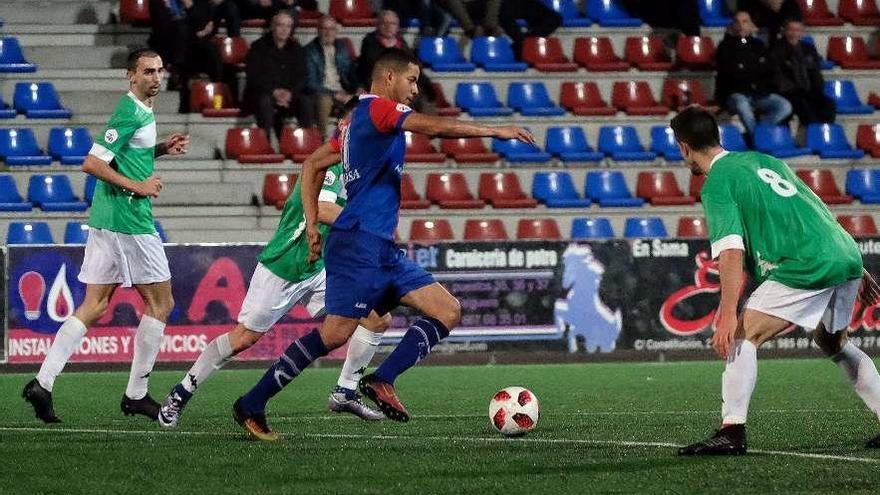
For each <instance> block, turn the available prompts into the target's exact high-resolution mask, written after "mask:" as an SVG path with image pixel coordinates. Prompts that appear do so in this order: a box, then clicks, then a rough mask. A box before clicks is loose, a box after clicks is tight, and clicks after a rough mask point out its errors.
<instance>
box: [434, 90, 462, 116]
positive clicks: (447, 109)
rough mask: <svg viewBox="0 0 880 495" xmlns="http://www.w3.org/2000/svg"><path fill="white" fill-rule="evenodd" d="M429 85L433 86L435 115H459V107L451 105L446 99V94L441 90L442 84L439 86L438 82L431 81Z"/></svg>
mask: <svg viewBox="0 0 880 495" xmlns="http://www.w3.org/2000/svg"><path fill="white" fill-rule="evenodd" d="M431 85H432V86H433V87H434V95H435V96H436V100H435V101H434V105H435V106H436V107H437V115H440V116H443V117H458V116H459V115H461V109H460V108H458V107H454V106H452V104H451V103H449V100H447V99H446V94H445V93H444V92H443V86H441V85H440V83H431Z"/></svg>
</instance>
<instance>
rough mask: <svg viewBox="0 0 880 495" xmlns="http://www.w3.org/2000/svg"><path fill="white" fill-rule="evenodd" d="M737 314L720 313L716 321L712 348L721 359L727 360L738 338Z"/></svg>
mask: <svg viewBox="0 0 880 495" xmlns="http://www.w3.org/2000/svg"><path fill="white" fill-rule="evenodd" d="M736 326H737V318H736V313H732V314H724V313H721V312H720V311H719V314H718V319H716V320H715V334H714V335H713V336H712V348H714V349H715V352H716V353H717V354H718V357H720V358H721V359H727V356H728V355H729V354H730V349H731V348H732V347H733V338H734V337H735V336H736Z"/></svg>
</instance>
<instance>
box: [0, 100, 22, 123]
mask: <svg viewBox="0 0 880 495" xmlns="http://www.w3.org/2000/svg"><path fill="white" fill-rule="evenodd" d="M17 116H18V112H16V111H15V109H14V108H9V105H7V104H6V102H5V101H3V95H0V119H14V118H15V117H17Z"/></svg>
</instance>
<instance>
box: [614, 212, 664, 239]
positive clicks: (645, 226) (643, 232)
mask: <svg viewBox="0 0 880 495" xmlns="http://www.w3.org/2000/svg"><path fill="white" fill-rule="evenodd" d="M623 236H624V237H628V238H631V239H632V238H639V237H641V238H645V237H647V238H658V237H659V238H663V237H669V233H667V232H666V225H664V224H663V219H662V218H660V217H647V218H639V217H630V218H627V219H626V224H625V225H624V227H623Z"/></svg>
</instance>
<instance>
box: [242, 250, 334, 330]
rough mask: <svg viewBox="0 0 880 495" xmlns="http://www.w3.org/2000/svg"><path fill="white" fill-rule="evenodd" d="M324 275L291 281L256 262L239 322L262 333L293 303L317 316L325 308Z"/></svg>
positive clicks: (288, 309)
mask: <svg viewBox="0 0 880 495" xmlns="http://www.w3.org/2000/svg"><path fill="white" fill-rule="evenodd" d="M326 291H327V276H326V274H325V273H324V270H321V271H320V272H319V273H317V274H315V276H313V277H312V278H309V279H306V280H303V281H301V282H290V281H287V280H284V279H283V278H281V277H279V276H278V275H275V274H274V273H272V272H271V271H269V269H268V268H266V267H265V266H263V264H262V263H257V268H256V269H255V270H254V275H253V276H252V277H251V283H250V286H249V287H248V291H247V295H246V296H244V302H242V303H241V312H240V313H238V322H239V323H241V324H242V325H244V326H246V327H247V329H248V330H251V331H254V332H260V333H264V332H266V331H268V330H269V329H270V328H272V325H274V324H275V323H277V322H278V320H280V319H281V318H282V317H283V316H284V315H285V314H287V312H288V311H290V308H292V307H293V305H294V304H296V303H298V302H301V303H302V304H303V306H305V307H306V309H307V310H308V312H309V314H310V315H312V316H313V317H317V316H319V315H320V314H322V313H323V311H324V295H325V293H326Z"/></svg>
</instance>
